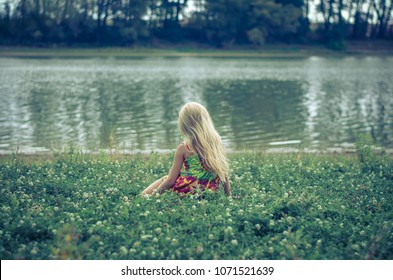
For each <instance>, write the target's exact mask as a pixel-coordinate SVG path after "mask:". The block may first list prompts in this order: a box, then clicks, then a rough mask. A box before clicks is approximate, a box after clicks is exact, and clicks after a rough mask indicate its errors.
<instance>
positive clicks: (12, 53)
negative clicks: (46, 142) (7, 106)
mask: <svg viewBox="0 0 393 280" xmlns="http://www.w3.org/2000/svg"><path fill="white" fill-rule="evenodd" d="M377 45H378V44H377ZM392 54H393V45H392V44H391V43H385V44H384V45H383V47H375V46H374V45H372V46H368V47H367V46H366V47H364V44H361V45H360V46H359V44H353V43H352V44H350V45H349V47H348V48H347V49H346V50H343V51H333V50H330V49H327V48H326V47H324V46H322V45H285V44H281V45H266V46H264V47H261V48H244V47H243V48H241V47H238V48H230V49H217V48H211V47H209V48H203V47H201V46H199V47H198V46H193V45H191V46H188V45H179V46H176V45H170V46H161V47H132V48H118V47H101V48H93V47H86V48H81V47H74V48H66V47H58V48H29V47H5V46H3V47H0V57H20V58H45V57H62V58H84V57H118V58H127V57H129V58H132V57H155V56H157V57H159V56H161V57H163V56H164V57H165V56H166V57H232V58H234V57H251V58H254V57H255V58H258V57H259V58H301V57H309V56H328V57H334V56H343V55H361V56H363V55H392Z"/></svg>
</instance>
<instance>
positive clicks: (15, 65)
mask: <svg viewBox="0 0 393 280" xmlns="http://www.w3.org/2000/svg"><path fill="white" fill-rule="evenodd" d="M392 78H393V57H341V58H332V57H330V58H322V57H308V58H300V59H277V58H274V59H273V58H272V59H266V58H263V59H262V58H260V59H257V58H192V57H181V58H166V57H161V58H156V57H154V58H153V57H152V58H132V59H130V58H128V59H120V58H85V59H60V58H59V59H18V58H15V59H10V58H0V153H7V152H8V153H9V152H12V151H15V150H16V149H19V151H25V152H34V151H50V150H58V149H62V148H64V147H70V146H77V147H80V148H83V149H90V150H99V149H101V148H108V147H112V148H113V147H116V148H118V149H120V150H124V151H131V152H138V151H165V150H170V149H174V148H175V147H176V146H177V145H178V143H179V142H180V141H181V137H180V135H179V132H178V130H177V115H178V110H179V109H180V108H181V106H182V105H183V104H184V103H185V102H188V101H197V102H201V103H202V104H204V105H205V106H206V107H207V109H208V111H209V112H210V113H211V115H212V118H213V121H214V123H215V126H216V128H217V130H218V131H219V133H220V134H221V136H222V139H223V141H224V143H225V145H226V147H227V149H228V150H230V151H242V150H254V149H266V148H270V149H277V148H282V147H286V148H288V147H289V148H291V147H292V148H293V147H295V148H299V147H302V148H309V149H313V148H318V149H329V148H342V147H344V148H345V147H353V143H354V142H355V141H356V137H357V135H359V134H369V135H372V136H373V138H374V139H376V140H377V141H378V142H379V143H381V144H382V145H383V146H384V147H386V148H392V147H393V83H392Z"/></svg>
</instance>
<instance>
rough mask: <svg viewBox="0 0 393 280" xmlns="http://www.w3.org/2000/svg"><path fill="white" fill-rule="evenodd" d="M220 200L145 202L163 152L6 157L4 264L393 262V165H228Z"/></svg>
mask: <svg viewBox="0 0 393 280" xmlns="http://www.w3.org/2000/svg"><path fill="white" fill-rule="evenodd" d="M229 159H230V166H231V183H232V191H233V197H232V198H228V197H226V196H225V195H224V194H223V192H222V191H220V192H217V193H210V192H205V193H203V194H202V195H195V196H188V197H185V198H180V197H179V196H177V195H176V194H174V193H170V192H168V193H165V194H164V195H162V196H160V197H151V198H148V199H146V198H142V197H141V196H140V195H139V194H140V192H141V191H142V190H143V189H144V188H145V187H146V186H147V185H148V184H149V183H151V182H152V181H153V180H155V179H156V178H158V177H160V176H163V175H165V174H166V172H167V171H168V169H169V168H170V164H171V156H170V155H163V154H151V155H149V156H146V155H134V156H128V157H124V156H121V155H118V154H112V155H104V154H101V155H97V156H92V155H82V154H78V153H73V154H66V153H63V154H57V155H52V156H50V157H47V158H42V157H41V158H31V157H23V156H17V155H13V156H2V157H1V158H0V186H1V198H0V200H1V212H0V228H1V229H0V258H1V259H3V260H4V259H393V160H392V159H391V157H387V156H381V155H377V154H375V153H374V152H373V150H372V149H371V148H370V146H367V145H363V146H358V153H357V155H352V156H345V155H311V154H302V153H295V154H283V155H275V154H264V153H262V152H261V153H252V154H251V153H242V154H232V155H230V156H229Z"/></svg>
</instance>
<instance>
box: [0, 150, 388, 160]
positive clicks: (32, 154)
mask: <svg viewBox="0 0 393 280" xmlns="http://www.w3.org/2000/svg"><path fill="white" fill-rule="evenodd" d="M374 151H375V152H376V153H377V154H385V155H387V156H389V157H393V148H381V147H375V148H374ZM173 152H174V150H170V149H168V150H154V151H150V150H138V151H131V150H119V149H101V150H99V151H90V150H75V151H73V152H70V151H66V150H64V151H37V150H36V151H23V150H22V151H21V152H20V151H18V152H15V151H0V161H1V160H3V159H7V158H10V157H22V158H38V159H49V158H55V157H57V156H82V157H83V156H93V157H96V156H105V157H106V156H110V157H111V156H115V157H133V156H148V155H152V154H156V155H171V154H172V153H173ZM356 153H357V152H356V148H342V147H336V148H325V149H313V148H291V147H286V148H266V149H254V150H242V151H229V152H227V155H228V156H231V155H242V154H243V155H250V154H259V155H263V154H266V155H297V154H305V155H321V156H352V155H356Z"/></svg>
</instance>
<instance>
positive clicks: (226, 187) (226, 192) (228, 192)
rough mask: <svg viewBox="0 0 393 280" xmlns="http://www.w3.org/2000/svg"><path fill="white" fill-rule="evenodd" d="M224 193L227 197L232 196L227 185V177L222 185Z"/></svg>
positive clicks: (229, 186)
mask: <svg viewBox="0 0 393 280" xmlns="http://www.w3.org/2000/svg"><path fill="white" fill-rule="evenodd" d="M224 192H225V194H226V195H227V196H232V193H231V185H230V184H229V178H228V177H227V178H226V180H225V183H224Z"/></svg>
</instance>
